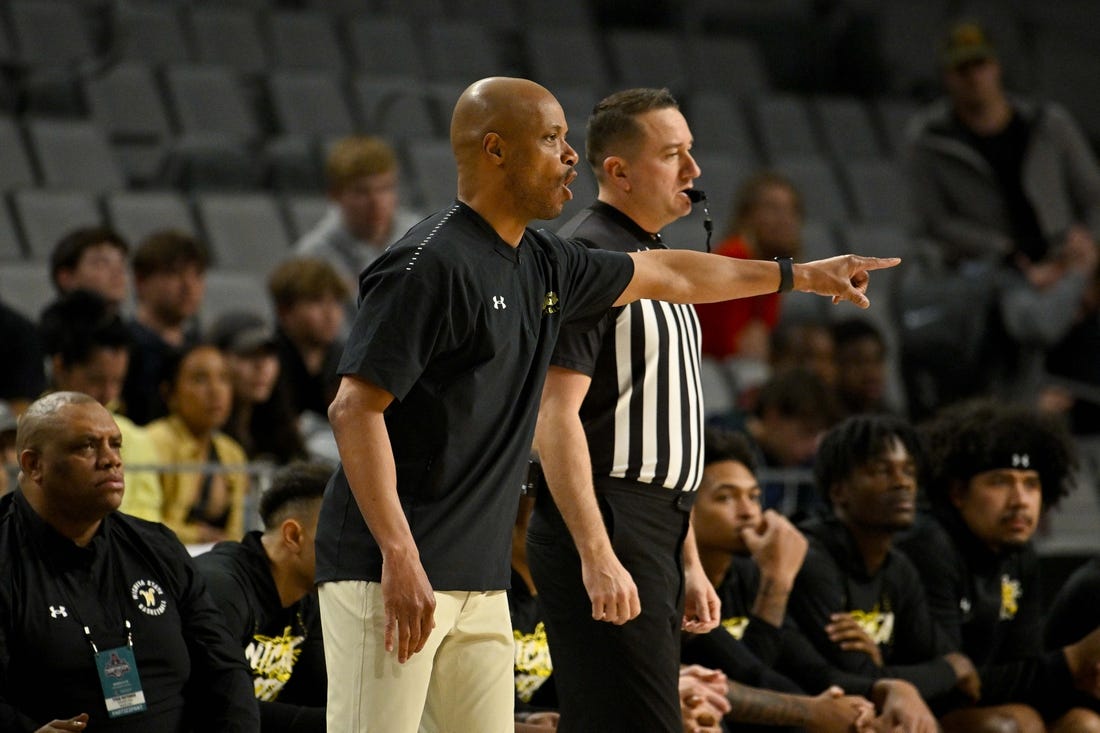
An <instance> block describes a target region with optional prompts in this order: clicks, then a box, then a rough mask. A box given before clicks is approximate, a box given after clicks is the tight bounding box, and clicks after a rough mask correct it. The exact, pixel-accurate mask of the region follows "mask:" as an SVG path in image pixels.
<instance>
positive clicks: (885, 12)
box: [875, 0, 951, 95]
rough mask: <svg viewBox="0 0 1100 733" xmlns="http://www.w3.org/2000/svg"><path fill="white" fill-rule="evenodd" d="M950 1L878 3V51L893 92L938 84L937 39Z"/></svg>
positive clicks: (920, 91)
mask: <svg viewBox="0 0 1100 733" xmlns="http://www.w3.org/2000/svg"><path fill="white" fill-rule="evenodd" d="M950 5H951V3H950V0H921V2H913V1H912V0H880V2H878V3H876V7H875V12H876V15H877V21H878V22H877V24H876V27H877V29H878V39H877V40H878V52H879V53H880V54H881V55H882V58H883V60H884V61H885V63H886V73H887V80H886V81H887V86H888V87H889V88H890V90H891V91H892V92H895V93H898V94H902V95H920V94H927V93H929V92H931V91H933V90H935V89H936V88H937V87H938V85H939V69H938V62H939V59H938V58H937V54H936V41H937V40H939V38H940V37H941V35H942V33H943V31H944V29H945V28H946V23H947V20H948V14H949V13H948V11H949V8H950Z"/></svg>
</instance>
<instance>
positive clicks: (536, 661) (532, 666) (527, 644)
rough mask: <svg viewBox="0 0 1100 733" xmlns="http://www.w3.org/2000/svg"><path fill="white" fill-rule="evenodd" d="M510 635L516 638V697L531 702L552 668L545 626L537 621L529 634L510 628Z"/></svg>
mask: <svg viewBox="0 0 1100 733" xmlns="http://www.w3.org/2000/svg"><path fill="white" fill-rule="evenodd" d="M512 636H513V637H514V638H515V640H516V697H518V698H519V699H520V700H523V701H524V702H531V697H532V696H533V695H534V694H535V691H536V690H538V689H539V688H540V687H542V683H544V682H546V680H547V679H548V678H549V677H550V673H551V672H552V671H553V670H554V665H553V663H552V662H551V661H550V644H549V642H547V641H546V627H545V626H544V625H543V623H542V621H539V622H538V624H536V625H535V630H534V631H532V632H531V633H530V634H525V633H523V632H522V631H520V630H518V629H512Z"/></svg>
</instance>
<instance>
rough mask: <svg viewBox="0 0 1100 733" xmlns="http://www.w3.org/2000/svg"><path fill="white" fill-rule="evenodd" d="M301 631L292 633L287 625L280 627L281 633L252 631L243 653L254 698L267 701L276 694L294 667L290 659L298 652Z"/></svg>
mask: <svg viewBox="0 0 1100 733" xmlns="http://www.w3.org/2000/svg"><path fill="white" fill-rule="evenodd" d="M305 640H306V637H305V635H304V634H301V635H295V634H293V633H292V631H291V627H290V626H287V627H286V628H285V629H283V633H282V636H264V635H262V634H256V635H255V636H253V637H252V642H251V643H250V644H249V645H248V646H247V647H245V650H244V655H245V658H246V659H248V666H249V667H251V668H252V683H253V686H254V688H255V691H256V699H257V700H264V701H266V702H271V701H273V700H275V699H276V698H278V697H279V693H280V692H282V691H283V687H284V686H285V685H286V683H287V681H288V680H289V679H290V673H291V672H293V671H294V663H295V662H297V661H298V655H300V654H301V653H302V649H301V646H302V643H303V642H304V641H305Z"/></svg>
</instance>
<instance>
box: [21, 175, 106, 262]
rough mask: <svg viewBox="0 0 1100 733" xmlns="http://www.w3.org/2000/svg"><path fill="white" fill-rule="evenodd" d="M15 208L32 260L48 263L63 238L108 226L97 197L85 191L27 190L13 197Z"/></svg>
mask: <svg viewBox="0 0 1100 733" xmlns="http://www.w3.org/2000/svg"><path fill="white" fill-rule="evenodd" d="M11 202H12V209H13V211H14V212H15V218H16V220H17V221H18V223H19V228H20V229H21V230H22V232H23V242H24V244H26V246H27V254H28V256H29V257H30V258H31V259H34V260H38V261H41V262H45V261H46V260H48V259H49V258H50V252H52V251H53V248H54V246H55V245H56V244H57V242H58V240H59V239H61V237H63V236H65V235H66V234H68V233H69V232H70V231H72V230H73V229H76V228H78V227H90V226H98V225H100V224H103V223H104V217H103V213H102V212H101V211H100V210H99V207H98V206H97V204H96V199H95V196H94V195H92V194H90V193H85V192H82V191H46V190H39V189H27V190H23V191H16V192H14V193H12V195H11Z"/></svg>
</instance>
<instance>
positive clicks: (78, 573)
mask: <svg viewBox="0 0 1100 733" xmlns="http://www.w3.org/2000/svg"><path fill="white" fill-rule="evenodd" d="M121 443H122V436H121V433H120V432H119V430H118V426H116V425H115V422H114V420H112V419H111V414H110V413H109V412H107V410H106V408H104V407H103V406H102V405H100V404H99V403H98V402H96V401H95V399H93V398H92V397H89V396H88V395H85V394H82V393H79V392H55V393H53V394H50V395H47V396H45V397H42V398H41V399H39V400H37V401H36V402H34V403H32V404H31V405H30V407H28V408H27V411H26V412H25V413H24V415H23V417H22V419H21V421H20V423H19V429H18V435H17V438H16V445H17V450H18V451H19V467H20V470H21V474H20V486H19V490H18V491H16V492H15V493H12V494H8V495H6V496H4V497H3V498H2V499H0V730H3V731H5V733H9V732H11V733H31V732H32V731H62V730H65V731H77V730H84V729H85V728H87V729H88V730H91V731H95V733H120V732H126V733H148V732H149V731H157V733H198V732H199V731H214V730H216V731H219V732H220V733H255V732H256V731H259V727H260V726H259V715H258V713H257V711H256V702H255V700H254V699H253V697H252V694H251V685H250V684H249V680H248V672H247V669H246V667H245V665H244V663H243V660H242V659H241V654H240V651H239V650H238V649H237V648H236V645H235V643H234V642H233V639H232V638H231V637H230V636H229V632H228V631H227V630H226V628H225V623H224V622H223V621H222V618H221V613H220V612H219V611H218V609H217V607H215V606H214V604H213V603H212V602H211V601H210V597H209V595H207V593H206V584H205V583H204V582H203V579H202V576H201V575H199V574H198V573H197V572H196V571H195V569H194V566H193V565H192V563H191V559H190V557H189V556H188V555H187V551H186V550H184V548H183V545H181V544H180V543H179V541H178V540H177V539H176V537H175V535H173V534H172V532H171V531H170V530H168V529H167V528H165V527H163V526H161V525H156V524H151V523H149V522H146V521H143V520H140V519H135V518H133V517H129V516H127V515H124V514H120V513H118V512H116V511H115V510H116V509H118V506H119V504H120V503H121V502H122V494H123V491H124V488H123V481H122V459H121V457H120V456H119V446H120V445H121Z"/></svg>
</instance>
